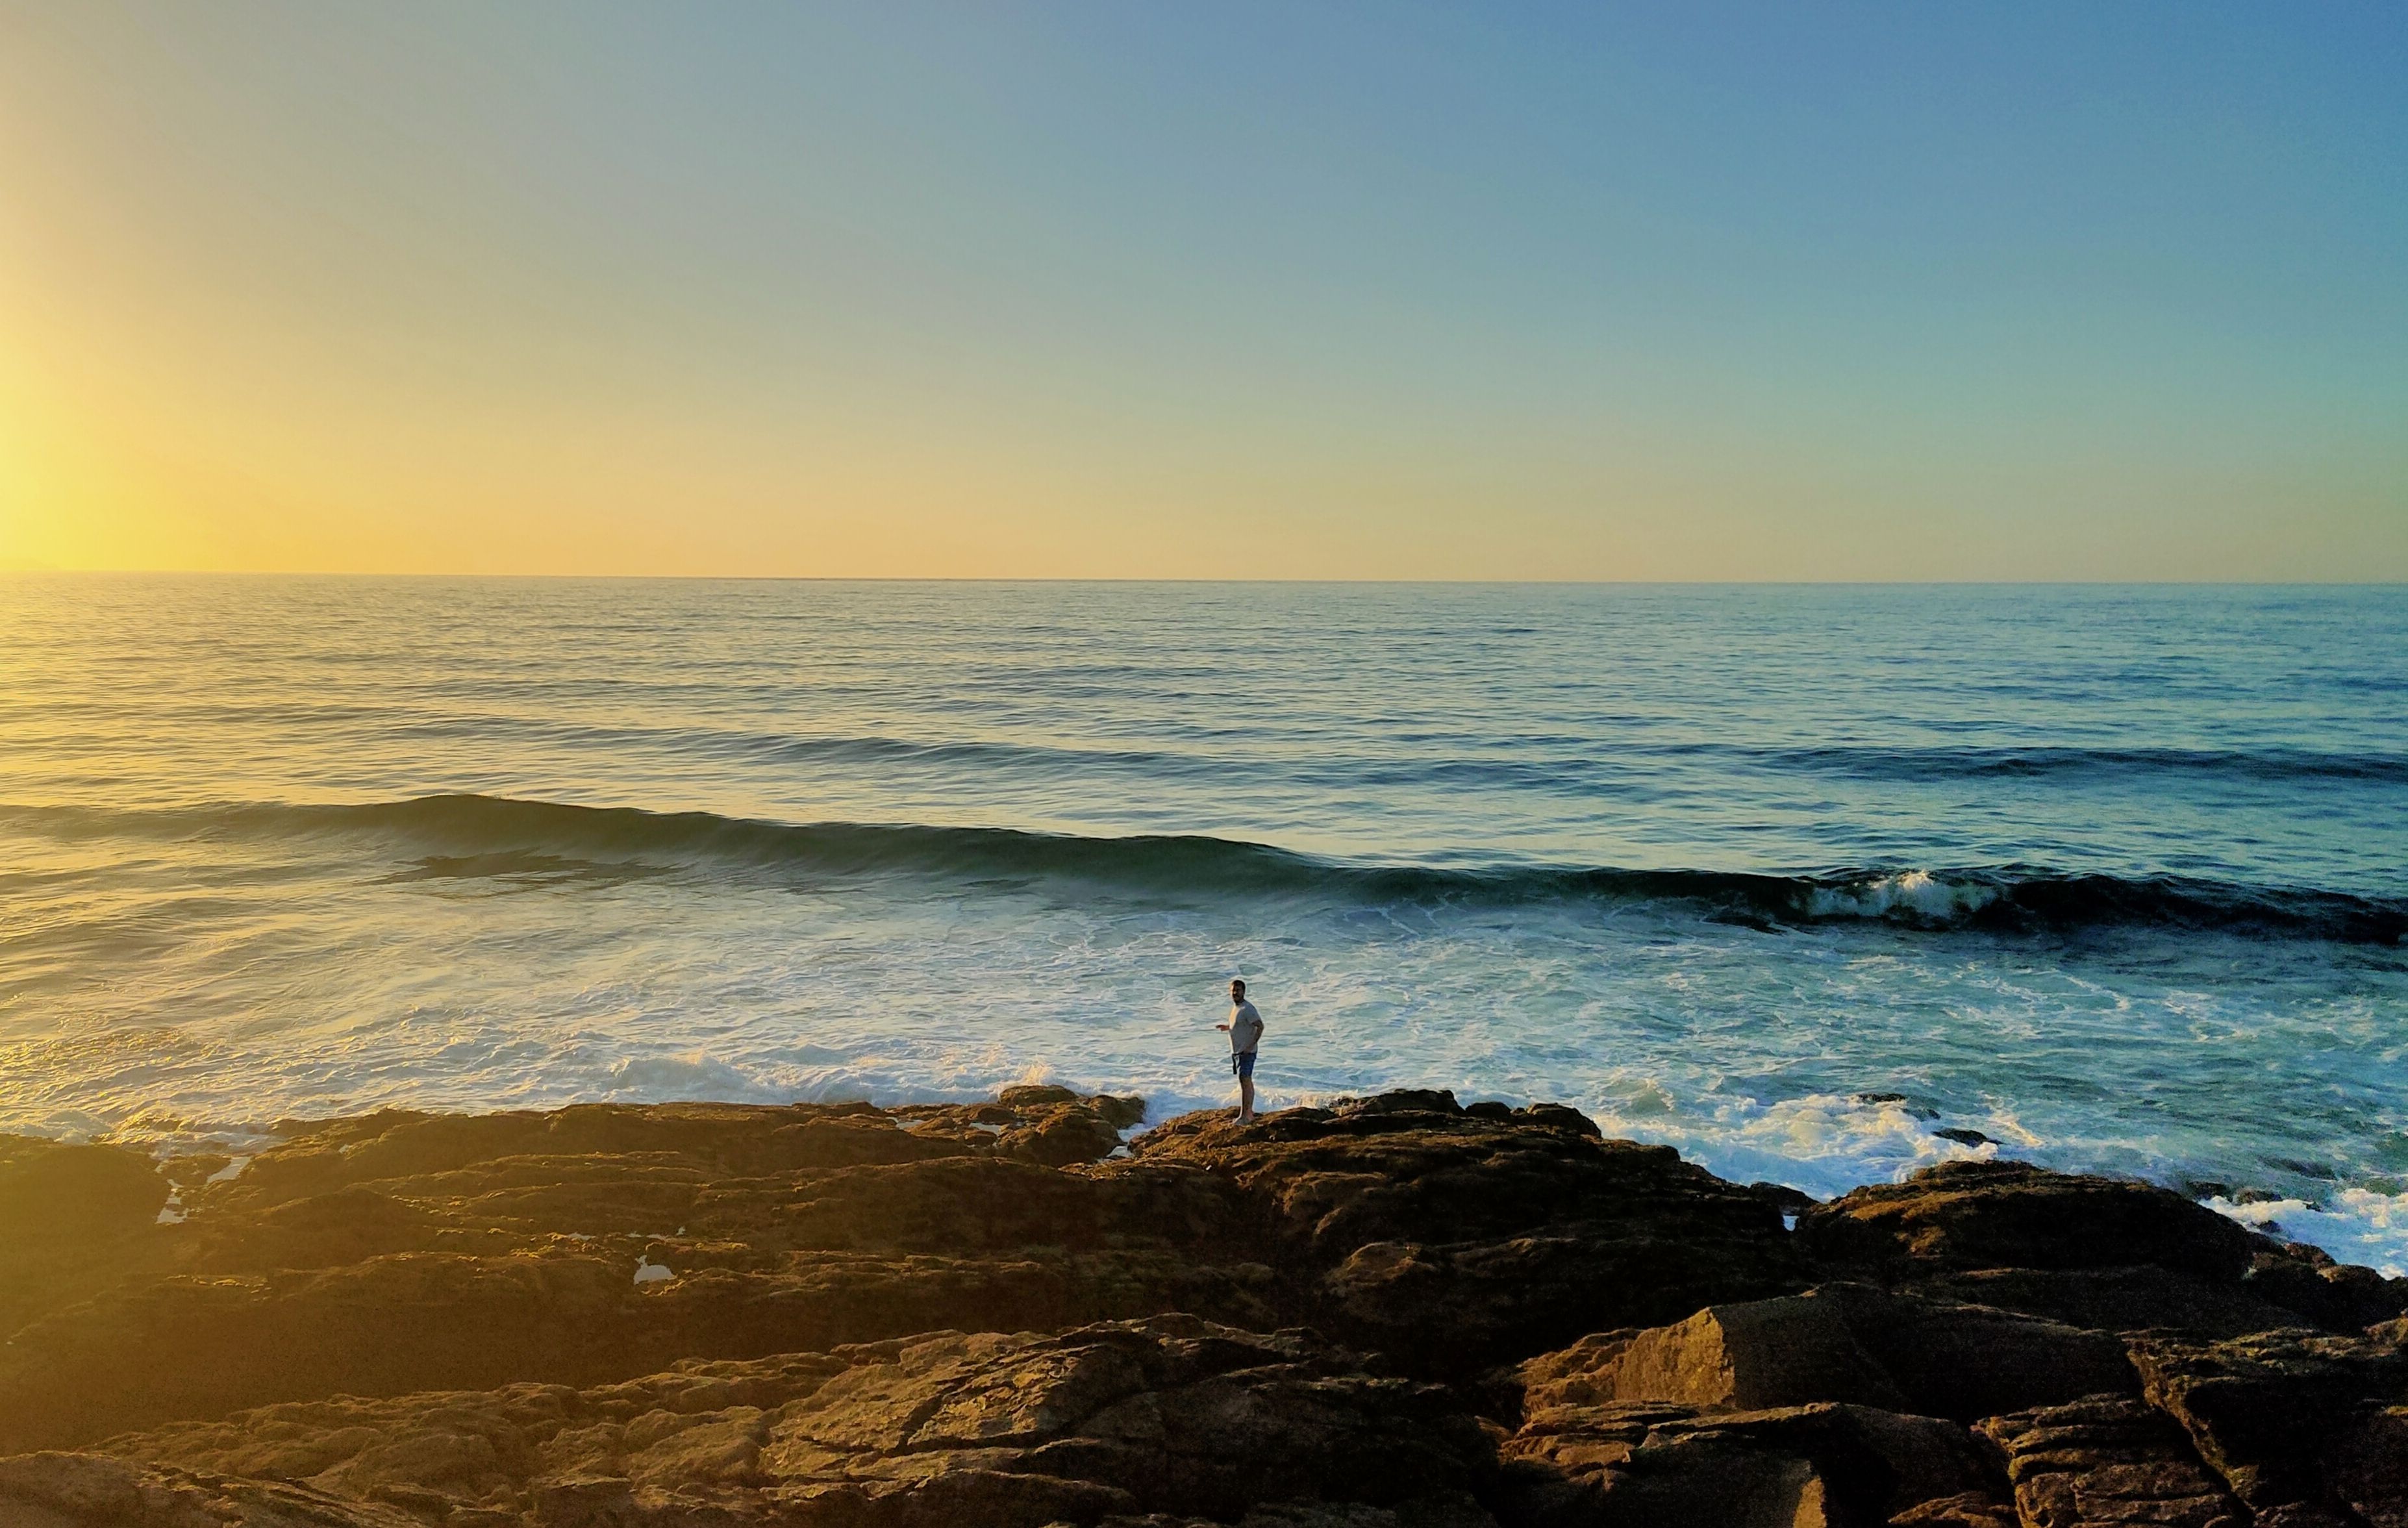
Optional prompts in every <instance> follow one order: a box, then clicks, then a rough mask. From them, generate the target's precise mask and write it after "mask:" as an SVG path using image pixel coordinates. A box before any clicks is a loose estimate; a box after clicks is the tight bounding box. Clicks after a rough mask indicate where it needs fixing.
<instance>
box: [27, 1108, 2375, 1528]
mask: <svg viewBox="0 0 2408 1528" xmlns="http://www.w3.org/2000/svg"><path fill="white" fill-rule="evenodd" d="M1143 1114H1144V1108H1143V1105H1142V1104H1141V1102H1140V1101H1139V1100H1136V1099H1128V1098H1112V1097H1082V1096H1080V1095H1077V1094H1075V1093H1073V1092H1069V1091H1068V1090H1065V1089H1059V1088H1017V1089H1011V1090H1007V1091H1006V1092H1005V1093H1004V1094H1003V1095H1002V1096H1001V1097H1000V1098H998V1099H996V1101H994V1102H992V1103H985V1104H978V1105H968V1106H944V1107H933V1106H932V1107H913V1108H896V1109H878V1108H872V1107H867V1106H865V1105H853V1106H805V1105H797V1106H793V1107H738V1106H727V1105H687V1104H678V1105H657V1106H650V1107H626V1106H610V1105H593V1106H582V1107H574V1108H568V1109H562V1110H558V1111H554V1112H551V1113H532V1112H529V1113H509V1114H494V1115H478V1116H457V1115H432V1114H416V1113H385V1114H378V1115H371V1116H367V1117H365V1118H361V1119H352V1120H335V1121H285V1122H283V1123H281V1124H279V1127H278V1133H279V1137H280V1138H279V1142H278V1144H276V1145H275V1146H274V1147H272V1148H271V1149H269V1150H265V1151H263V1152H262V1153H260V1154H259V1155H258V1156H257V1157H256V1158H254V1159H252V1160H251V1161H250V1162H249V1163H247V1164H231V1163H227V1162H225V1161H223V1160H209V1159H197V1160H193V1159H188V1160H183V1161H179V1162H172V1163H169V1164H165V1166H164V1167H163V1166H162V1165H160V1164H154V1163H152V1162H151V1161H150V1159H149V1158H147V1157H144V1156H142V1155H139V1154H137V1153H135V1152H131V1151H127V1150H118V1149H114V1148H110V1147H105V1146H61V1145H56V1144H53V1143H50V1142H43V1141H36V1140H30V1139H22V1138H15V1137H0V1218H5V1223H6V1224H7V1227H8V1228H9V1232H10V1235H9V1236H8V1238H7V1242H6V1244H5V1245H0V1328H5V1330H6V1333H7V1336H6V1339H5V1343H0V1455H5V1457H0V1528H228V1525H234V1524H242V1525H247V1528H302V1525H308V1528H371V1525H373V1528H580V1525H582V1528H704V1525H710V1528H737V1525H747V1524H758V1525H764V1528H766V1525H771V1524H790V1525H810V1528H986V1525H994V1528H1051V1525H1054V1524H1076V1525H1080V1528H1200V1525H1202V1524H1206V1523H1227V1524H1242V1525H1245V1528H1586V1525H1599V1528H1613V1525H1631V1528H1658V1525H1662V1528H1689V1525H1695V1528H1758V1525H1762V1528H1815V1525H1828V1528H1857V1525H1862V1528H1872V1525H1876V1524H1896V1525H1900V1528H1944V1525H1954V1528H2008V1525H2014V1524H2021V1525H2024V1528H2083V1525H2086V1524H2100V1525H2109V1524H2114V1525H2126V1524H2129V1525H2140V1524H2151V1525H2176V1528H2191V1525H2195V1528H2212V1525H2214V1528H2220V1525H2233V1528H2241V1525H2264V1528H2408V1351H2403V1349H2408V1280H2398V1279H2385V1278H2381V1277H2380V1276H2378V1275H2376V1274H2374V1273H2372V1271H2370V1270H2367V1269H2363V1268H2350V1267H2344V1266H2339V1265H2336V1264H2333V1263H2332V1262H2331V1261H2330V1260H2329V1259H2328V1258H2325V1257H2324V1256H2323V1255H2322V1254H2320V1253H2316V1252H2315V1251H2314V1250H2312V1249H2308V1248H2304V1247H2300V1246H2296V1245H2286V1244H2283V1243H2278V1242H2275V1241H2272V1240H2270V1239H2268V1238H2266V1237H2263V1236H2260V1235H2256V1234H2253V1233H2251V1232H2249V1231H2247V1230H2245V1229H2243V1228H2242V1227H2240V1226H2238V1225H2235V1224H2233V1223H2232V1222H2230V1221H2226V1220H2224V1219H2222V1218H2221V1217H2219V1216H2216V1215H2214V1213H2212V1212H2210V1211H2208V1210H2206V1209H2204V1208H2202V1207H2200V1206H2198V1205H2196V1204H2193V1203H2191V1202H2190V1201H2188V1200H2186V1199H2185V1198H2183V1197H2182V1196H2181V1195H2179V1194H2176V1193H2172V1192H2168V1191H2165V1190H2162V1189H2157V1188H2153V1187H2150V1186H2148V1185H2145V1184H2141V1183H2134V1182H2127V1181H2123V1180H2118V1179H2112V1178H2085V1177H2076V1176H2070V1175H2065V1174H2057V1173H2050V1172H2045V1171H2042V1170H2041V1169H2038V1168H2033V1167H2029V1166H2025V1165H2021V1164H1996V1163H1971V1164H1949V1165H1946V1166H1943V1167H1938V1168H1934V1169H1931V1170H1929V1171H1927V1172H1925V1173H1923V1174H1920V1175H1918V1176H1917V1177H1915V1178H1912V1179H1910V1180H1909V1181H1907V1182H1905V1183H1901V1184H1895V1185H1885V1186H1881V1187H1875V1188H1868V1189H1861V1190H1858V1191H1856V1192H1854V1193H1851V1194H1848V1195H1846V1196H1845V1197H1843V1198H1841V1199H1837V1200H1833V1201H1831V1202H1829V1203H1828V1204H1822V1205H1814V1204H1811V1203H1806V1202H1804V1201H1802V1200H1801V1199H1800V1197H1799V1196H1798V1195H1797V1194H1795V1193H1794V1192H1791V1191H1787V1190H1782V1189H1777V1188H1774V1187H1771V1186H1770V1185H1753V1186H1750V1185H1741V1184H1734V1183H1729V1182H1726V1181H1723V1180H1722V1179H1720V1178H1715V1177H1713V1175H1712V1174H1710V1173H1707V1172H1705V1171H1703V1170H1702V1169H1700V1168H1699V1167H1697V1166H1694V1165H1692V1164H1687V1163H1684V1162H1682V1161H1681V1160H1680V1158H1679V1156H1678V1155H1677V1154H1676V1153H1674V1152H1673V1151H1671V1150H1668V1149H1666V1148H1662V1147H1652V1146H1642V1145H1639V1144H1636V1143H1633V1142H1629V1141H1616V1140H1608V1139H1604V1138H1602V1137H1601V1135H1599V1133H1598V1129H1597V1127H1596V1126H1595V1125H1594V1124H1593V1123H1591V1122H1590V1121H1588V1120H1587V1119H1585V1118H1584V1117H1583V1116H1582V1115H1580V1114H1578V1113H1576V1112H1575V1111H1573V1110H1570V1109H1567V1108H1562V1107H1555V1106H1547V1105H1539V1106H1532V1107H1527V1108H1511V1107H1506V1106H1504V1105H1501V1104H1487V1103H1482V1104H1473V1105H1470V1106H1469V1107H1464V1106H1461V1105H1459V1104H1458V1103H1457V1102H1456V1100H1455V1098H1454V1097H1453V1096H1452V1095H1451V1094H1448V1093H1443V1092H1398V1093H1387V1094H1383V1095H1381V1096H1379V1097H1375V1098H1366V1099H1356V1100H1349V1101H1345V1102H1342V1103H1340V1104H1338V1105H1336V1106H1333V1107H1328V1108H1299V1109H1290V1110H1286V1111H1284V1112H1282V1113H1279V1114H1275V1115H1271V1116H1269V1117H1267V1118H1265V1119H1264V1120H1262V1121H1258V1122H1256V1123H1254V1124H1252V1125H1248V1126H1240V1125H1238V1124H1237V1123H1236V1122H1235V1121H1234V1120H1233V1119H1232V1118H1231V1116H1230V1115H1229V1114H1227V1113H1226V1111H1221V1112H1211V1113H1205V1114H1196V1115H1189V1116H1185V1117H1183V1118H1181V1119H1177V1120H1173V1121H1169V1122H1168V1123H1167V1124H1164V1125H1162V1126H1160V1127H1158V1128H1156V1129H1154V1130H1152V1131H1149V1132H1147V1133H1145V1134H1143V1135H1135V1136H1133V1137H1132V1136H1130V1135H1129V1133H1130V1131H1131V1128H1132V1127H1133V1126H1135V1125H1136V1124H1138V1123H1139V1122H1140V1121H1141V1120H1142V1118H1143ZM237 1165H239V1166H240V1170H239V1171H234V1170H233V1169H234V1168H235V1167H236V1166H237Z"/></svg>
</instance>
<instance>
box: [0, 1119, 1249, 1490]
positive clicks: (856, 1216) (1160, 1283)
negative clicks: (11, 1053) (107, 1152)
mask: <svg viewBox="0 0 2408 1528" xmlns="http://www.w3.org/2000/svg"><path fill="white" fill-rule="evenodd" d="M981 1107H983V1108H986V1109H994V1110H1000V1113H999V1115H998V1120H999V1123H998V1126H997V1130H996V1132H993V1133H988V1132H983V1131H972V1132H970V1133H971V1134H972V1135H976V1136H977V1142H976V1143H975V1144H971V1143H965V1142H962V1141H956V1140H953V1139H950V1138H947V1137H945V1136H944V1135H941V1134H924V1133H923V1132H924V1131H938V1130H941V1129H942V1128H949V1127H950V1126H951V1125H952V1124H953V1123H957V1122H958V1121H959V1118H960V1116H961V1115H962V1114H964V1113H969V1112H976V1111H977V1109H978V1108H980V1107H960V1108H952V1107H949V1108H945V1109H937V1110H927V1111H918V1112H917V1113H915V1114H913V1115H912V1117H911V1118H910V1120H905V1121H903V1122H904V1123H911V1124H913V1125H914V1128H912V1129H909V1130H907V1129H904V1128H901V1126H900V1124H898V1118H900V1116H899V1115H890V1114H887V1113H884V1112H882V1111H878V1110H872V1109H868V1108H867V1107H859V1106H837V1107H829V1108H825V1109H815V1108H812V1107H794V1108H762V1107H733V1106H708V1105H663V1106H659V1107H654V1108H631V1107H618V1106H609V1107H604V1106H595V1107H580V1108H574V1109H567V1110H562V1111H559V1112H557V1113H555V1114H549V1115H539V1114H514V1115H501V1116H489V1117H477V1118H467V1117H455V1116H441V1115H403V1114H385V1115H377V1116H371V1117H368V1118H367V1119H365V1120H359V1121H334V1122H329V1123H321V1124H317V1125H312V1126H308V1127H307V1128H306V1129H305V1130H303V1131H302V1133H301V1134H299V1135H296V1136H295V1137H294V1139H293V1140H291V1141H289V1142H288V1143H287V1144H285V1145H284V1146H281V1147H279V1148H276V1149H274V1150H269V1151H267V1152H265V1153H263V1154H262V1155H261V1156H260V1157H259V1158H258V1159H257V1160H256V1161H255V1162H253V1163H252V1164H251V1167H250V1169H249V1170H248V1171H247V1172H245V1173H244V1174H242V1176H241V1177H239V1178H236V1179H234V1180H232V1181H230V1182H226V1183H222V1184H218V1185H212V1186H210V1187H208V1189H206V1190H201V1191H197V1192H194V1193H193V1194H192V1195H190V1196H189V1202H190V1203H191V1205H192V1207H193V1219H192V1221H190V1222H189V1223H188V1224H185V1225H181V1226H175V1227H158V1228H151V1229H153V1230H155V1232H156V1234H157V1235H159V1236H160V1237H163V1238H166V1243H165V1245H166V1248H167V1250H166V1251H165V1252H162V1253H160V1254H159V1257H160V1258H161V1259H165V1261H164V1262H160V1264H159V1265H158V1266H155V1267H152V1268H150V1270H149V1273H148V1277H146V1278H135V1279H129V1280H127V1281H125V1282H123V1283H122V1285H121V1286H115V1287H112V1286H110V1285H108V1284H107V1283H106V1282H103V1283H101V1284H100V1287H98V1288H97V1289H87V1290H86V1291H85V1293H86V1294H88V1295H89V1296H90V1298H88V1299H86V1300H85V1301H84V1302H83V1303H82V1304H79V1305H73V1306H68V1307H65V1308H56V1309H53V1310H52V1311H51V1312H50V1314H48V1315H47V1316H44V1317H42V1318H41V1319H39V1320H36V1321H31V1322H30V1323H28V1324H21V1325H19V1326H17V1327H14V1328H12V1329H11V1331H10V1333H9V1336H10V1337H11V1339H12V1340H11V1342H10V1343H9V1344H8V1345H7V1347H6V1348H0V1448H16V1449H24V1448H40V1447H67V1446H73V1445H76V1444H79V1443H82V1442H86V1441H89V1440H90V1439H92V1438H93V1437H97V1436H100V1435H104V1434H106V1433H108V1432H112V1431H118V1430H122V1429H124V1428H128V1427H142V1426H148V1425H150V1424H153V1423H155V1422H158V1421H165V1420H167V1419H170V1418H176V1417H211V1416H221V1415H223V1414H225V1413H226V1412H228V1411H230V1410H235V1409H238V1408H240V1407H254V1406H260V1405H265V1404H270V1403H273V1402H276V1401H279V1400H286V1399H298V1398H303V1397H308V1396H316V1395H324V1394H331V1393H336V1392H351V1393H359V1394H369V1395H378V1394H399V1393H405V1392H411V1391H417V1390H426V1389H444V1388H475V1389H482V1388H487V1387H492V1386H495V1385H500V1384H505V1383H508V1382H509V1381H512V1380H529V1379H532V1380H545V1381H552V1382H556V1383H562V1384H571V1385H591V1384H596V1383H601V1382H605V1381H608V1380H611V1379H617V1378H627V1377H630V1376H635V1375H641V1374H645V1373H648V1372H652V1371H653V1370H657V1369H660V1368H663V1367H666V1366H667V1365H668V1364H673V1363H675V1362H676V1361H678V1360H679V1359H681V1358H688V1357H729V1358H742V1357H753V1356H758V1355H762V1354H766V1353H773V1352H780V1351H787V1350H796V1349H826V1348H829V1347H832V1346H835V1345H838V1344H842V1343H848V1342H860V1341H868V1340H875V1339H879V1338H883V1337H889V1336H896V1335H907V1334H910V1333H917V1332H925V1331H933V1330H940V1329H945V1328H954V1327H961V1328H988V1329H999V1330H1019V1329H1022V1328H1025V1327H1030V1326H1036V1327H1057V1326H1068V1325H1076V1324H1080V1323H1082V1322H1086V1321H1097V1320H1106V1319H1112V1318H1119V1317H1130V1316H1140V1315H1147V1314H1154V1313H1159V1312H1163V1311H1169V1310H1182V1309H1183V1310H1190V1311H1196V1312H1198V1313H1201V1314H1205V1315H1208V1316H1212V1317H1216V1318H1220V1319H1224V1320H1231V1321H1240V1322H1247V1323H1253V1324H1259V1325H1266V1326H1269V1325H1276V1324H1278V1323H1279V1321H1280V1320H1281V1319H1282V1317H1283V1314H1284V1312H1283V1309H1282V1308H1280V1305H1279V1301H1278V1300H1277V1298H1276V1297H1277V1296H1278V1293H1279V1291H1278V1289H1277V1288H1276V1287H1275V1286H1276V1283H1277V1281H1276V1279H1275V1278H1274V1276H1273V1275H1272V1273H1271V1271H1270V1270H1269V1268H1267V1267H1265V1266H1264V1265H1263V1264H1260V1263H1258V1262H1249V1261H1247V1255H1248V1251H1249V1248H1250V1243H1249V1242H1248V1240H1247V1238H1246V1235H1244V1234H1242V1233H1243V1230H1244V1227H1245V1226H1246V1225H1248V1224H1250V1223H1251V1219H1250V1217H1249V1216H1248V1215H1247V1213H1246V1212H1245V1211H1244V1210H1243V1208H1242V1207H1241V1206H1240V1202H1239V1197H1238V1194H1237V1191H1236V1189H1235V1186H1234V1185H1232V1184H1230V1183H1228V1182H1227V1181H1226V1180H1224V1179H1218V1178H1214V1177H1212V1176H1211V1175H1210V1174H1207V1173H1204V1172H1201V1171H1197V1170H1195V1169H1192V1168H1183V1167H1173V1166H1166V1167H1164V1168H1162V1169H1160V1170H1157V1171H1150V1172H1147V1173H1144V1174H1130V1175H1122V1176H1119V1177H1099V1176H1095V1175H1093V1174H1088V1175H1085V1176H1082V1174H1081V1173H1079V1172H1065V1171H1059V1170H1055V1169H1054V1168H1052V1167H1046V1166H1040V1165H1038V1164H1033V1163H1029V1162H1025V1161H1019V1160H1013V1159H1012V1158H1011V1157H1010V1156H1009V1155H1007V1154H1004V1153H1001V1152H998V1151H997V1150H996V1149H995V1147H996V1140H997V1139H998V1138H999V1137H1000V1136H1002V1135H1009V1134H1010V1133H1011V1131H1013V1130H1015V1129H1020V1130H1026V1129H1039V1130H1041V1129H1042V1128H1043V1127H1044V1124H1045V1121H1061V1120H1065V1119H1068V1120H1072V1121H1077V1120H1081V1119H1084V1120H1088V1121H1094V1120H1095V1119H1097V1114H1096V1113H1095V1111H1094V1110H1092V1109H1089V1107H1088V1106H1087V1105H1085V1104H1083V1103H1082V1104H1078V1105H1073V1106H1064V1105H1055V1104H1047V1105H1044V1106H1042V1107H1041V1108H1040V1109H1039V1111H1038V1112H1037V1113H1034V1114H1031V1113H1029V1112H1027V1111H1013V1110H1007V1109H1001V1107H1000V1106H981ZM1082 1111H1085V1112H1083V1113H1082ZM1120 1112H1122V1113H1124V1114H1125V1112H1126V1111H1125V1109H1123V1110H1121V1111H1120ZM1098 1128H1104V1129H1105V1130H1106V1133H1107V1134H1110V1133H1111V1132H1110V1131H1109V1128H1108V1127H1098ZM1113 1144H1115V1145H1116V1144H1117V1136H1116V1135H1115V1136H1114V1142H1113ZM480 1153H483V1154H481V1155H480ZM1058 1154H1059V1153H1057V1155H1058ZM144 1170H145V1171H147V1169H144ZM152 1181H153V1185H154V1186H153V1188H152V1190H151V1191H150V1193H151V1197H150V1199H149V1200H147V1201H145V1203H147V1204H150V1206H151V1207H152V1208H153V1209H154V1211H155V1205H156V1201H157V1197H158V1196H159V1195H162V1194H164V1192H165V1188H164V1186H163V1185H160V1184H159V1183H158V1182H157V1180H156V1179H155V1178H153V1180H152ZM639 1257H641V1258H643V1259H645V1260H646V1261H648V1262H649V1263H651V1264H654V1265H657V1266H661V1267H666V1268H667V1269H668V1270H669V1271H670V1273H671V1274H672V1275H673V1276H674V1277H673V1278H668V1279H666V1280H663V1281H660V1282H656V1283H652V1284H648V1285H643V1286H638V1284H636V1283H635V1281H634V1278H633V1274H634V1272H635V1269H636V1267H637V1265H638V1258H639ZM163 1274H164V1275H165V1277H162V1275H163ZM54 1304H55V1303H54Z"/></svg>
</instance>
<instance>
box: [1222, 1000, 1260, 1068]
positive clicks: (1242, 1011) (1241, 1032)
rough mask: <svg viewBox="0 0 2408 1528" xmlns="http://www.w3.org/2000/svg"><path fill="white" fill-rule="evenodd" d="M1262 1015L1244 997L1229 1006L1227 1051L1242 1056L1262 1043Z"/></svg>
mask: <svg viewBox="0 0 2408 1528" xmlns="http://www.w3.org/2000/svg"><path fill="white" fill-rule="evenodd" d="M1262 1038H1263V1016H1262V1015H1261V1014H1259V1013H1256V1012H1255V1011H1254V1005H1253V1004H1252V1003H1249V1002H1247V1001H1246V1000H1245V999H1244V998H1242V997H1241V998H1240V999H1238V1001H1237V1002H1235V1003H1233V1004H1231V1005H1230V1006H1229V1051H1230V1054H1232V1055H1239V1056H1242V1055H1244V1054H1245V1053H1246V1052H1247V1051H1249V1050H1253V1049H1254V1047H1255V1046H1257V1045H1259V1044H1260V1043H1262Z"/></svg>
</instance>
